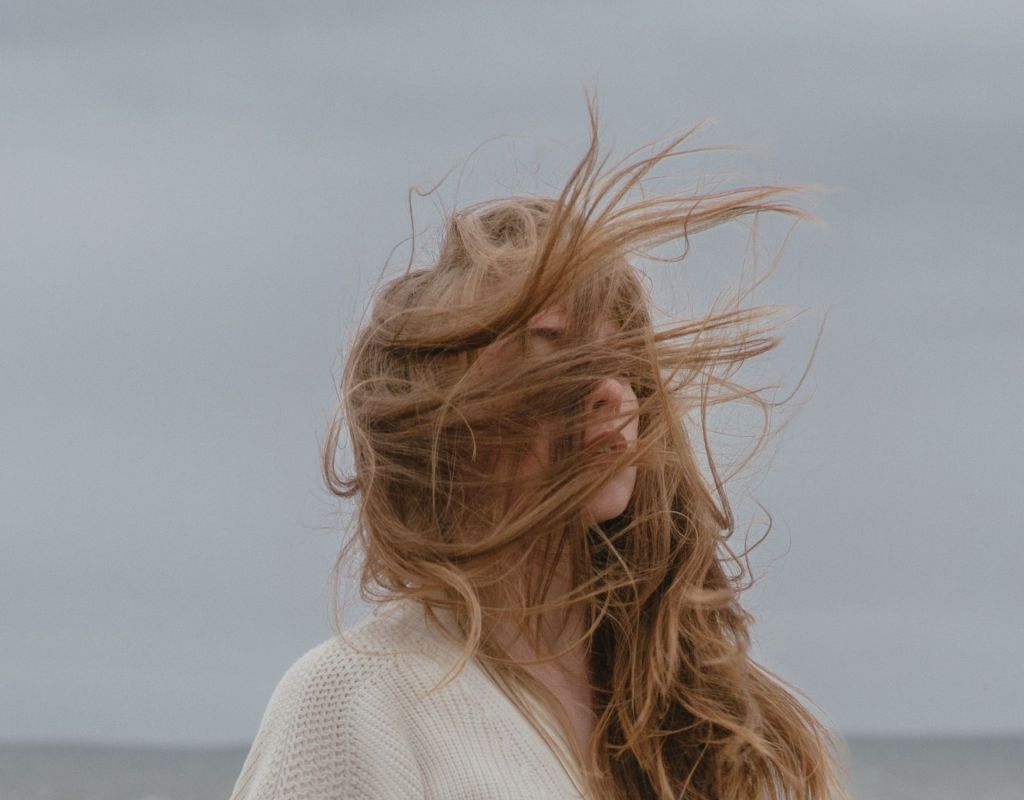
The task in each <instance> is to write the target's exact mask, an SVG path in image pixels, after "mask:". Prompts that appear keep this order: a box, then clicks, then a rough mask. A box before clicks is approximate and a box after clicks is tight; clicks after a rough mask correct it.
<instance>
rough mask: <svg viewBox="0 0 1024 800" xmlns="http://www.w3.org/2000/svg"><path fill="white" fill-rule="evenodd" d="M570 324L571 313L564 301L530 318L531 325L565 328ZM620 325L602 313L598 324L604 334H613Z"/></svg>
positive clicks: (600, 331)
mask: <svg viewBox="0 0 1024 800" xmlns="http://www.w3.org/2000/svg"><path fill="white" fill-rule="evenodd" d="M568 324H569V313H568V311H567V309H566V306H565V304H564V303H558V304H556V305H553V306H550V307H549V308H546V309H544V310H543V311H541V312H540V313H539V314H537V315H535V316H534V317H533V319H531V320H530V326H531V327H537V328H540V327H551V328H565V327H566V326H567V325H568ZM617 328H618V326H617V325H616V323H615V321H614V320H612V319H611V317H609V316H608V314H606V313H605V314H602V315H601V318H600V324H599V325H598V332H599V333H602V334H612V333H614V332H615V331H616V329H617Z"/></svg>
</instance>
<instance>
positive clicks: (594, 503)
mask: <svg viewBox="0 0 1024 800" xmlns="http://www.w3.org/2000/svg"><path fill="white" fill-rule="evenodd" d="M635 486H636V467H627V468H626V469H624V470H622V472H620V473H618V474H617V475H615V476H614V477H613V478H612V479H611V480H609V481H608V482H607V483H606V484H604V486H602V487H601V488H600V489H598V490H597V493H596V494H595V495H594V496H593V497H591V498H590V500H589V501H588V502H587V506H586V508H587V512H588V513H589V514H591V516H593V518H594V522H605V521H606V520H609V519H613V518H614V517H617V516H619V515H621V514H622V513H623V512H624V511H625V510H626V508H627V507H628V506H629V501H630V500H631V499H632V498H633V488H634V487H635Z"/></svg>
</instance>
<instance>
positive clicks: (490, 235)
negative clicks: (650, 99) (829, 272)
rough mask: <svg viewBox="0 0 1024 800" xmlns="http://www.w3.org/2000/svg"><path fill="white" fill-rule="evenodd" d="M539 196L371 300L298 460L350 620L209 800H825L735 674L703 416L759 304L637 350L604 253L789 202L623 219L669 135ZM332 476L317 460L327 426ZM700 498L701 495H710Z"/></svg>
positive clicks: (779, 698)
mask: <svg viewBox="0 0 1024 800" xmlns="http://www.w3.org/2000/svg"><path fill="white" fill-rule="evenodd" d="M590 122H591V142H590V146H589V149H588V150H587V153H586V155H585V157H584V158H583V159H582V161H581V162H580V163H579V165H578V166H577V167H576V169H575V171H574V172H573V173H572V176H571V178H570V179H569V181H568V182H567V184H566V185H565V187H564V189H563V190H562V191H561V193H560V194H559V196H558V197H557V198H532V197H531V198H511V199H505V200H500V201H495V202H490V203H484V204H482V205H479V206H474V207H471V208H467V209H464V210H462V211H458V212H456V213H454V214H452V215H451V217H450V219H449V220H448V222H447V228H446V232H445V236H444V241H443V243H442V246H441V248H440V253H439V255H438V257H437V258H436V260H435V261H434V263H432V264H431V265H429V266H427V267H424V268H421V269H411V268H410V269H408V270H407V271H406V272H405V273H404V274H402V275H401V276H399V277H398V278H396V279H394V280H392V281H391V282H390V283H388V284H387V285H386V286H385V287H384V288H383V290H381V291H380V292H379V294H378V295H377V297H376V299H375V302H374V304H373V308H372V313H371V315H370V318H369V320H368V321H367V322H365V324H363V325H362V326H361V329H360V330H359V332H358V334H357V336H356V338H355V340H354V342H353V344H352V347H351V349H350V352H349V356H348V362H347V366H346V370H345V374H344V377H343V381H342V403H341V405H340V407H339V413H338V415H337V416H336V417H335V420H334V421H333V423H332V425H331V428H330V432H329V436H328V440H327V443H326V447H325V450H324V462H323V467H324V473H325V477H326V480H327V483H328V486H329V487H330V489H331V490H332V491H333V492H334V493H335V494H336V495H338V496H340V497H346V498H348V497H354V498H356V499H357V501H358V503H357V507H358V517H357V524H356V531H355V534H356V535H355V536H354V537H353V538H352V540H351V541H350V542H349V544H348V545H347V546H346V547H345V549H344V550H343V551H342V554H341V556H340V557H339V562H338V566H339V568H340V566H341V565H342V564H344V563H346V560H347V559H348V557H349V556H350V555H351V552H350V551H351V549H352V547H354V546H355V545H359V546H360V549H361V551H362V556H363V560H362V567H361V575H360V586H361V594H362V596H363V599H364V600H377V601H381V602H386V601H393V602H391V603H390V605H388V606H387V607H386V608H385V609H384V610H383V611H380V612H379V613H377V614H376V615H375V616H374V617H373V618H372V619H370V620H369V621H367V622H364V623H363V624H361V625H358V626H355V627H354V628H351V629H349V630H347V631H345V632H343V633H339V635H338V636H336V637H335V638H333V639H331V640H329V641H328V642H325V643H324V644H322V645H320V646H319V647H317V648H315V649H314V650H312V651H311V652H310V653H308V654H306V655H305V656H304V657H303V658H302V659H300V660H299V661H298V662H297V663H296V664H295V665H294V666H293V667H292V668H291V670H289V672H288V673H287V675H286V676H285V677H284V678H283V679H282V681H281V683H280V684H279V686H278V688H277V689H276V690H275V693H274V695H273V697H272V699H271V702H270V705H269V707H268V709H267V711H266V714H265V716H264V719H263V723H262V725H261V728H260V731H259V733H258V735H257V737H256V740H255V742H254V743H253V747H252V750H251V751H250V753H249V757H248V759H247V760H246V763H245V766H244V767H243V771H242V774H241V776H240V777H239V780H238V783H237V785H236V787H235V793H234V798H237V800H243V798H244V799H249V798H253V799H255V798H260V799H263V798H293V797H294V798H323V800H327V798H391V797H394V798H399V797H401V798H412V797H427V798H455V797H459V798H480V799H482V798H517V799H521V798H531V800H539V799H540V798H566V797H586V798H595V799H598V798H599V799H601V800H604V799H605V798H607V799H608V800H611V799H612V798H617V799H619V800H627V798H628V799H629V800H635V798H659V800H660V799H662V798H665V799H667V798H704V799H706V800H712V799H713V800H722V799H723V798H768V797H787V798H807V799H810V798H824V797H835V796H840V795H842V790H841V788H840V786H839V783H838V780H837V772H838V770H837V766H836V761H835V759H834V757H833V750H832V747H833V742H832V740H831V739H830V737H829V734H828V732H827V730H826V729H825V728H824V727H823V726H822V725H821V724H820V723H819V722H818V721H817V720H816V719H815V718H814V716H813V715H811V714H810V713H809V712H808V711H807V710H806V709H805V708H804V707H803V706H802V705H801V704H800V703H799V702H798V701H797V700H796V699H795V698H794V696H793V695H792V694H791V693H790V692H789V691H788V690H787V689H786V688H785V687H784V686H783V685H782V684H781V682H780V681H778V680H777V679H775V678H774V677H773V676H772V675H770V674H769V673H768V672H766V671H765V670H764V669H763V668H761V667H760V666H758V665H757V664H756V663H754V662H753V661H752V660H751V658H750V655H749V652H748V651H749V637H748V627H749V624H750V617H749V616H748V614H747V613H746V612H745V611H744V610H743V609H742V607H741V606H740V603H739V593H740V590H741V589H742V588H744V578H745V576H746V574H747V573H746V570H745V569H744V566H745V564H744V561H743V554H740V555H736V554H734V553H733V552H732V551H731V550H730V549H729V547H728V541H727V540H728V538H729V536H730V534H731V533H732V532H733V527H734V523H733V517H732V513H731V510H730V507H729V503H728V500H727V498H726V495H725V492H724V485H723V482H722V480H721V479H720V477H719V473H718V470H717V469H716V466H715V462H714V460H713V459H712V458H711V457H710V450H708V452H707V461H706V465H707V467H708V470H709V473H710V477H706V476H705V474H704V473H703V472H702V469H701V464H700V461H699V459H698V456H697V453H696V452H695V448H694V445H693V439H694V437H695V436H696V437H700V440H701V442H702V444H703V446H704V447H705V448H707V446H708V439H707V435H706V432H707V431H706V427H707V426H706V412H707V410H708V408H709V407H710V406H711V405H713V404H717V403H722V402H726V401H729V400H736V399H751V398H753V399H754V400H755V401H756V402H758V403H759V404H760V405H761V406H762V407H763V408H764V409H765V410H767V407H768V405H769V404H768V403H767V402H766V401H764V400H763V399H761V398H760V397H759V396H758V395H757V394H756V393H751V392H749V391H748V390H745V389H744V388H743V387H741V386H738V385H736V384H735V383H733V382H732V381H730V380H729V376H730V375H731V374H732V372H733V371H734V370H735V368H736V367H738V366H739V365H740V364H741V363H743V362H744V361H745V360H747V359H749V358H751V357H753V356H756V355H759V354H761V353H764V352H766V351H768V350H770V349H771V348H772V347H774V346H775V344H776V342H777V340H776V339H775V338H774V337H773V336H772V335H771V333H770V328H769V327H768V326H765V325H762V324H760V321H761V320H762V319H764V318H765V317H766V316H767V314H768V313H769V312H768V311H766V310H765V309H762V308H741V307H740V305H739V302H737V305H736V307H735V308H732V309H729V310H726V311H713V312H709V313H708V314H707V315H705V316H704V317H703V318H701V319H698V320H691V321H686V322H681V323H676V324H673V325H670V326H663V327H661V328H660V329H658V330H655V328H654V326H653V324H652V320H651V314H650V302H649V299H648V297H647V295H646V292H645V290H644V286H643V284H642V282H641V280H640V278H639V276H638V272H637V270H636V268H635V267H634V266H633V265H632V264H631V263H630V261H629V260H628V259H629V257H633V256H637V255H648V256H654V255H656V253H655V251H657V252H661V249H663V248H662V246H663V245H669V244H671V243H673V242H679V243H682V245H683V253H682V255H678V256H677V257H676V258H674V259H669V260H681V258H682V257H683V255H685V252H686V246H687V245H688V241H689V240H688V237H689V236H690V235H691V234H694V233H697V232H700V231H702V230H706V229H708V228H711V227H714V226H716V225H719V224H721V223H723V222H726V221H728V220H731V219H734V218H736V217H740V216H743V215H749V214H757V213H760V212H763V211H775V212H780V213H783V214H789V215H795V216H801V215H802V212H800V211H798V210H797V209H795V208H794V207H792V206H791V205H789V204H788V203H786V202H785V200H784V196H785V194H786V193H787V192H789V191H791V189H790V188H789V187H773V186H762V187H753V188H742V189H735V190H728V191H721V192H714V193H705V194H697V195H688V196H667V197H664V196H663V197H650V196H640V197H639V198H638V197H637V193H638V189H639V186H640V182H641V180H642V179H643V178H644V177H645V176H646V175H648V173H649V172H650V170H651V169H652V168H653V167H654V166H656V165H657V164H659V163H661V162H663V161H664V159H667V158H670V157H673V156H677V155H681V154H683V153H685V152H687V151H685V150H683V149H682V145H683V143H684V141H685V140H686V139H687V137H688V136H689V134H690V133H691V132H692V131H691V132H688V133H687V134H684V135H683V136H681V137H679V138H678V139H676V140H674V141H672V142H670V143H669V144H668V145H667V146H665V147H664V148H662V149H661V150H659V151H657V152H655V153H654V154H653V155H651V156H649V157H646V158H641V157H638V156H636V155H635V154H634V155H633V156H632V157H631V159H626V160H624V161H622V162H619V163H618V164H617V165H614V166H611V167H608V166H607V159H606V158H605V159H602V158H601V157H600V155H599V149H598V141H597V125H596V118H595V115H594V113H593V111H591V117H590ZM345 427H347V431H348V435H349V440H350V452H351V454H352V456H353V458H354V465H353V469H352V474H351V476H345V475H340V474H339V472H338V468H337V463H336V455H337V452H338V449H339V444H340V439H341V436H342V431H343V428H345ZM716 499H717V502H716Z"/></svg>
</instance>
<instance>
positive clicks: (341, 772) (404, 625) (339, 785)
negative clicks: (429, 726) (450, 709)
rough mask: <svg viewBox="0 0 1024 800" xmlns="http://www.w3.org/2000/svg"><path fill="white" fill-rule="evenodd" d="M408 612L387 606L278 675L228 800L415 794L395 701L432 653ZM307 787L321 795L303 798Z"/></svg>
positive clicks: (415, 775) (401, 705) (399, 702)
mask: <svg viewBox="0 0 1024 800" xmlns="http://www.w3.org/2000/svg"><path fill="white" fill-rule="evenodd" d="M417 611H418V610H417V609H412V608H410V607H409V605H408V604H407V603H406V604H403V603H398V604H394V606H392V607H390V608H388V609H386V610H385V611H383V612H381V613H380V614H378V615H377V616H375V617H372V618H371V619H369V620H367V621H365V622H363V623H361V624H359V625H356V626H354V627H353V628H350V629H348V630H346V631H344V632H342V634H339V635H337V636H334V637H332V638H330V639H328V640H327V641H324V642H322V643H320V644H319V645H317V646H316V647H313V648H312V649H311V650H309V651H308V652H306V653H305V654H303V655H302V656H301V657H300V658H299V659H297V660H296V661H295V662H294V663H293V664H292V665H291V667H289V668H288V670H287V671H286V672H285V674H284V676H283V677H282V678H281V679H280V681H279V682H278V684H277V686H276V688H275V689H274V691H273V693H272V695H271V698H270V702H269V703H268V705H267V708H266V711H265V712H264V715H263V719H262V721H261V723H260V728H259V731H258V732H257V734H256V738H255V740H254V741H253V745H252V748H251V750H250V752H249V755H248V757H247V759H246V762H245V764H244V766H243V769H242V774H241V775H240V776H239V779H238V782H237V783H236V786H235V791H234V794H233V795H232V798H233V799H235V800H242V798H245V800H250V799H251V800H257V798H258V800H264V799H265V798H266V799H269V798H284V797H307V796H308V797H311V798H319V797H321V796H323V797H325V798H327V797H339V796H343V797H363V796H366V797H373V796H378V797H391V796H396V797H397V796H407V797H414V796H416V793H417V791H418V788H417V787H418V786H419V781H420V774H419V767H418V765H417V763H416V758H415V752H414V748H413V746H412V744H411V742H410V740H409V733H408V727H407V720H406V713H407V710H408V708H407V703H406V702H404V700H405V698H406V697H407V696H408V694H409V690H410V689H417V688H418V687H419V685H420V684H421V680H420V676H421V675H422V674H423V672H424V670H423V665H424V664H435V663H436V659H435V658H434V656H435V655H436V653H437V650H438V648H437V645H436V640H434V639H433V638H432V637H430V636H429V635H427V634H426V633H425V631H424V630H423V628H422V625H421V624H419V619H418V617H419V616H420V615H419V614H418V613H417ZM427 671H428V672H430V671H432V670H427ZM307 786H309V787H317V791H318V792H319V791H321V790H322V792H323V794H322V795H321V794H319V793H316V792H313V793H312V794H303V792H304V791H305V790H306V788H305V787H307Z"/></svg>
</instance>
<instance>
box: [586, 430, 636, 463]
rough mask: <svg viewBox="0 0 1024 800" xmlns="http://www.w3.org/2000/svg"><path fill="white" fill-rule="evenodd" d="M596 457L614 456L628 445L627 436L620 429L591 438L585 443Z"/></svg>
mask: <svg viewBox="0 0 1024 800" xmlns="http://www.w3.org/2000/svg"><path fill="white" fill-rule="evenodd" d="M584 446H585V448H586V449H587V450H588V451H592V452H593V454H594V457H595V458H614V457H615V456H617V455H618V454H619V453H621V452H622V451H623V450H625V449H626V448H627V447H628V443H627V442H626V437H625V436H623V435H622V434H621V433H620V432H619V431H609V432H607V433H602V434H600V435H598V436H595V437H594V438H592V439H590V440H589V441H588V442H587V443H586V444H585V445H584Z"/></svg>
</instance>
